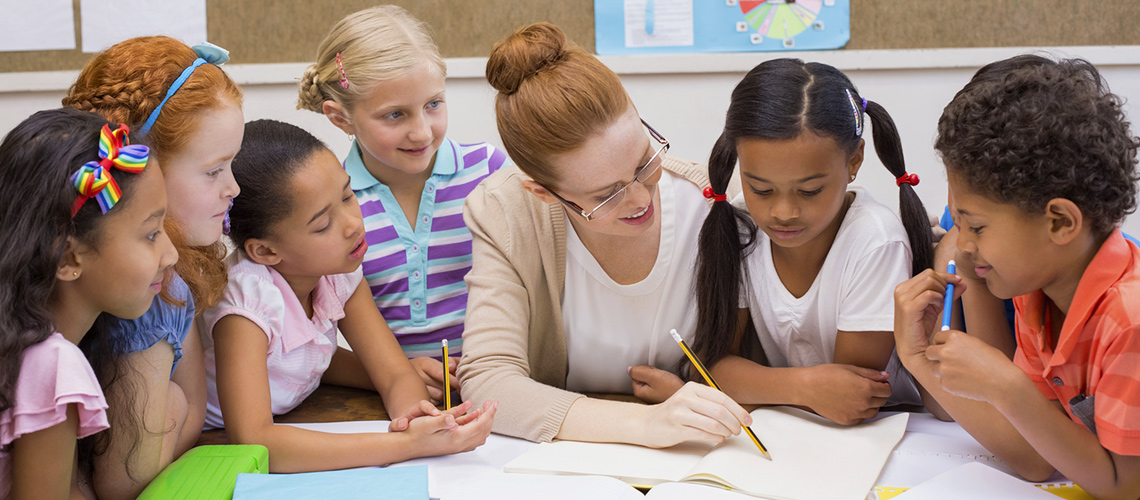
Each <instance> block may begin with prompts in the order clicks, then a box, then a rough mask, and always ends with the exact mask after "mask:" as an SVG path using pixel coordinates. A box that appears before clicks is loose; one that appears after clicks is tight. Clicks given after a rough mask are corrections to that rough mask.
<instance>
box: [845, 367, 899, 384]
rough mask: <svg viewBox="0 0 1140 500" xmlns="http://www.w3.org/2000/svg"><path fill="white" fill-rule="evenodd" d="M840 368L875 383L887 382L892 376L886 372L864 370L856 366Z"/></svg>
mask: <svg viewBox="0 0 1140 500" xmlns="http://www.w3.org/2000/svg"><path fill="white" fill-rule="evenodd" d="M839 366H842V367H844V368H846V369H848V370H850V371H851V373H854V374H856V375H858V376H860V377H863V378H866V379H871V380H874V381H875V382H886V381H887V379H888V378H890V376H891V374H890V373H887V372H885V371H882V370H872V369H870V368H864V367H862V366H855V365H839Z"/></svg>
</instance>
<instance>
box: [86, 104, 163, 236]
mask: <svg viewBox="0 0 1140 500" xmlns="http://www.w3.org/2000/svg"><path fill="white" fill-rule="evenodd" d="M129 132H130V129H129V128H127V126H126V125H123V124H121V123H120V124H119V128H118V129H117V130H115V131H114V132H112V131H111V127H109V126H107V125H103V130H100V131H99V161H89V162H87V163H84V164H83V166H82V167H79V170H76V171H75V173H74V174H71V183H72V184H73V185H75V190H76V191H78V192H79V196H77V197H76V198H75V203H72V204H71V216H72V217H75V214H76V213H78V212H79V209H80V208H83V204H84V203H86V202H87V200H88V199H89V198H95V201H97V202H99V208H100V209H102V210H103V213H107V211H108V210H111V208H113V207H114V206H115V204H116V203H118V202H119V199H121V198H122V197H123V190H122V189H119V184H118V183H117V182H115V179H114V178H113V177H111V169H112V168H117V169H119V170H122V171H124V172H129V173H132V174H141V173H142V171H143V168H145V167H146V161H147V158H148V157H149V156H150V148H148V147H146V146H143V145H140V144H136V145H131V144H129V141H128V139H127V133H129Z"/></svg>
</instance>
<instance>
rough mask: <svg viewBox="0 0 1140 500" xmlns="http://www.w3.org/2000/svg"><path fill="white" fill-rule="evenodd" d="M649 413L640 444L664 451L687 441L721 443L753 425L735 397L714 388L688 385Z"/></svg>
mask: <svg viewBox="0 0 1140 500" xmlns="http://www.w3.org/2000/svg"><path fill="white" fill-rule="evenodd" d="M645 408H647V409H648V410H649V414H648V416H647V418H645V419H644V422H645V425H644V426H643V427H642V429H643V431H644V432H645V435H644V436H643V437H642V439H640V440H638V441H637V442H639V443H642V444H644V445H645V446H648V447H650V448H665V447H669V446H673V445H675V444H678V443H681V442H684V441H703V442H706V443H714V444H716V443H720V442H721V441H724V440H725V438H727V437H728V436H731V435H736V434H740V426H741V424H743V425H751V424H752V416H751V415H749V414H748V412H747V411H744V408H741V407H740V405H738V404H736V402H735V401H733V400H732V398H730V397H728V396H727V395H726V394H724V393H723V392H720V391H718V390H716V389H713V388H712V387H709V386H706V385H700V384H698V383H696V382H689V383H687V384H685V385H684V386H682V387H681V389H680V390H678V391H677V392H676V393H675V394H673V395H672V396H670V397H669V399H667V400H666V401H665V402H664V403H661V404H657V405H653V406H648V407H645Z"/></svg>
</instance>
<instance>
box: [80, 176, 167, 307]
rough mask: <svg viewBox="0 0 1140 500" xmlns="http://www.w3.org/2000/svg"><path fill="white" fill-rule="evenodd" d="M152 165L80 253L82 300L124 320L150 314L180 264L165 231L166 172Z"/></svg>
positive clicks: (102, 222) (108, 214) (106, 216)
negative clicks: (170, 272) (166, 279)
mask: <svg viewBox="0 0 1140 500" xmlns="http://www.w3.org/2000/svg"><path fill="white" fill-rule="evenodd" d="M152 158H153V157H152ZM151 162H152V164H151V165H149V166H147V168H146V170H144V171H143V173H142V174H139V175H140V178H139V179H137V180H136V181H135V182H134V183H133V185H132V186H131V190H130V192H129V193H124V195H123V198H122V201H121V202H120V203H119V204H118V205H116V206H115V207H114V208H113V209H112V210H111V211H110V212H108V213H107V214H105V215H103V216H102V217H105V218H106V219H105V220H102V221H100V223H99V224H100V225H99V227H98V229H96V231H97V234H93V235H92V238H90V240H91V242H92V243H91V245H83V246H82V247H81V249H80V251H79V252H78V253H79V258H80V261H81V263H82V271H81V274H80V275H79V277H78V278H77V279H76V286H78V287H79V290H80V294H81V296H83V297H84V298H85V300H86V301H88V303H90V304H91V305H92V308H93V309H94V310H99V311H104V312H107V313H110V314H112V315H115V316H118V317H120V318H127V319H131V318H137V317H139V316H142V315H143V313H145V312H146V311H147V310H148V309H150V306H151V302H152V300H153V299H154V296H155V295H157V294H158V292H159V291H161V289H162V280H163V276H164V274H165V272H166V269H167V268H168V267H170V266H173V265H174V263H175V262H176V261H177V260H178V252H177V251H176V250H175V249H174V245H173V244H171V243H170V238H168V237H167V235H166V232H165V231H163V229H162V223H163V220H164V218H165V215H166V213H167V206H166V190H164V189H163V178H162V172H161V171H160V170H159V169H158V168H157V163H155V162H154V160H153V159H152V160H151ZM115 174H116V175H131V174H120V173H119V172H116V173H115ZM89 203H94V201H90V202H89Z"/></svg>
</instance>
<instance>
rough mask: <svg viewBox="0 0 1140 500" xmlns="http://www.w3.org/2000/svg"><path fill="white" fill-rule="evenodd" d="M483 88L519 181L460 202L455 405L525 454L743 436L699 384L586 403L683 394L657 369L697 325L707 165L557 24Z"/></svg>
mask: <svg viewBox="0 0 1140 500" xmlns="http://www.w3.org/2000/svg"><path fill="white" fill-rule="evenodd" d="M487 79H488V81H489V82H490V83H491V85H492V86H493V87H495V88H496V89H497V90H498V91H499V95H498V97H497V99H496V105H495V107H496V112H497V121H498V126H499V133H500V135H501V136H502V139H503V145H504V146H505V147H506V149H507V152H508V153H509V154H510V156H511V159H512V160H513V161H514V162H515V163H516V164H517V165H518V168H504V169H503V170H501V171H499V172H498V173H496V174H494V175H492V176H490V177H488V178H487V179H486V180H485V181H483V183H482V184H481V185H480V186H479V187H478V188H476V189H475V191H473V192H472V193H471V195H469V197H468V198H467V204H466V209H465V220H466V223H467V226H468V227H469V228H470V230H471V234H472V237H473V241H472V254H473V268H472V270H471V272H470V273H469V274H468V275H467V284H468V294H469V295H468V307H467V319H466V331H465V332H464V335H463V336H464V347H465V349H464V355H463V362H462V363H461V364H460V367H459V378H460V381H461V383H462V385H463V395H464V397H465V398H467V399H471V400H473V401H474V402H476V403H478V402H481V401H485V400H498V401H499V403H500V405H499V413H498V416H497V417H496V422H495V428H494V430H495V432H499V433H502V434H507V435H511V436H518V437H522V438H526V439H529V440H532V441H550V440H552V439H555V438H557V439H566V440H576V441H604V442H626V443H634V444H640V445H645V446H655V447H664V446H670V445H673V444H677V443H679V442H682V441H687V440H698V441H706V442H714V443H716V442H720V441H721V440H723V439H724V438H725V437H727V436H729V435H731V434H737V433H739V432H740V425H741V424H742V423H744V424H748V423H750V421H751V419H750V417H749V415H748V413H747V412H745V411H744V409H743V408H741V407H740V406H739V405H737V404H736V403H735V402H733V401H732V400H731V399H729V398H728V397H726V396H725V395H724V394H722V393H720V392H719V391H716V390H713V389H711V388H709V387H707V386H703V385H697V384H688V385H685V386H683V387H680V388H679V390H676V392H675V393H673V396H672V397H670V398H668V399H667V400H665V401H664V402H661V403H659V404H655V405H641V404H636V403H628V402H618V401H610V400H601V399H594V398H589V397H586V396H584V395H583V393H626V394H629V393H634V394H635V395H636V394H638V393H640V392H642V391H645V390H646V389H647V385H646V384H649V385H652V384H654V383H657V381H659V380H660V381H670V383H675V384H677V385H679V383H680V382H679V379H678V378H676V377H675V376H672V375H668V376H662V375H667V374H666V373H665V372H664V371H662V369H675V368H676V367H677V366H678V365H679V361H680V360H681V357H682V356H683V353H682V351H681V349H680V348H679V347H678V346H677V344H676V343H675V342H674V341H673V340H672V339H671V337H670V336H669V331H670V330H671V329H676V330H677V331H678V332H680V333H681V335H682V336H683V337H685V338H687V339H692V338H693V334H694V331H695V327H696V319H697V318H696V309H695V303H696V301H695V298H694V296H693V283H692V276H693V269H694V266H695V263H696V256H697V247H696V241H697V233H698V231H699V230H700V226H701V223H702V221H703V220H704V218H705V216H706V215H707V214H708V212H709V204H708V203H709V200H707V199H706V198H705V196H704V194H703V193H704V191H703V190H704V189H705V188H706V187H708V185H709V181H708V176H707V174H706V173H705V168H704V167H703V166H701V165H697V164H694V163H691V162H687V161H682V160H678V159H676V158H671V157H669V156H667V155H666V153H667V152H668V150H669V141H668V140H666V139H665V137H664V136H662V135H661V134H660V133H659V132H657V131H656V130H654V129H653V127H651V126H650V125H649V124H648V123H646V122H645V121H644V120H642V119H640V118H639V116H638V113H637V110H636V109H635V108H634V106H633V103H632V102H631V101H630V98H629V96H628V95H627V94H626V92H625V89H624V88H623V87H622V85H621V82H620V81H619V79H618V77H617V75H616V74H614V73H613V72H612V71H610V70H609V69H608V68H606V67H605V66H604V65H603V64H602V63H601V62H599V61H598V60H597V59H596V58H594V57H593V56H592V55H590V54H589V53H587V52H585V51H584V50H582V49H580V48H578V47H576V46H574V45H573V44H571V43H570V42H568V41H566V39H565V37H564V35H563V34H562V32H561V31H560V30H559V29H558V28H557V27H555V26H553V25H551V24H547V23H538V24H533V25H530V26H526V27H524V28H521V29H519V30H518V31H516V32H515V33H514V34H512V35H511V36H509V37H508V38H506V39H505V40H503V41H501V42H499V43H498V44H497V45H496V46H495V48H494V50H493V51H492V53H491V57H490V59H489V60H488V62H487ZM520 170H521V171H520ZM672 389H674V390H675V389H677V388H676V387H673V388H672ZM669 392H670V393H672V390H670V391H669Z"/></svg>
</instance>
